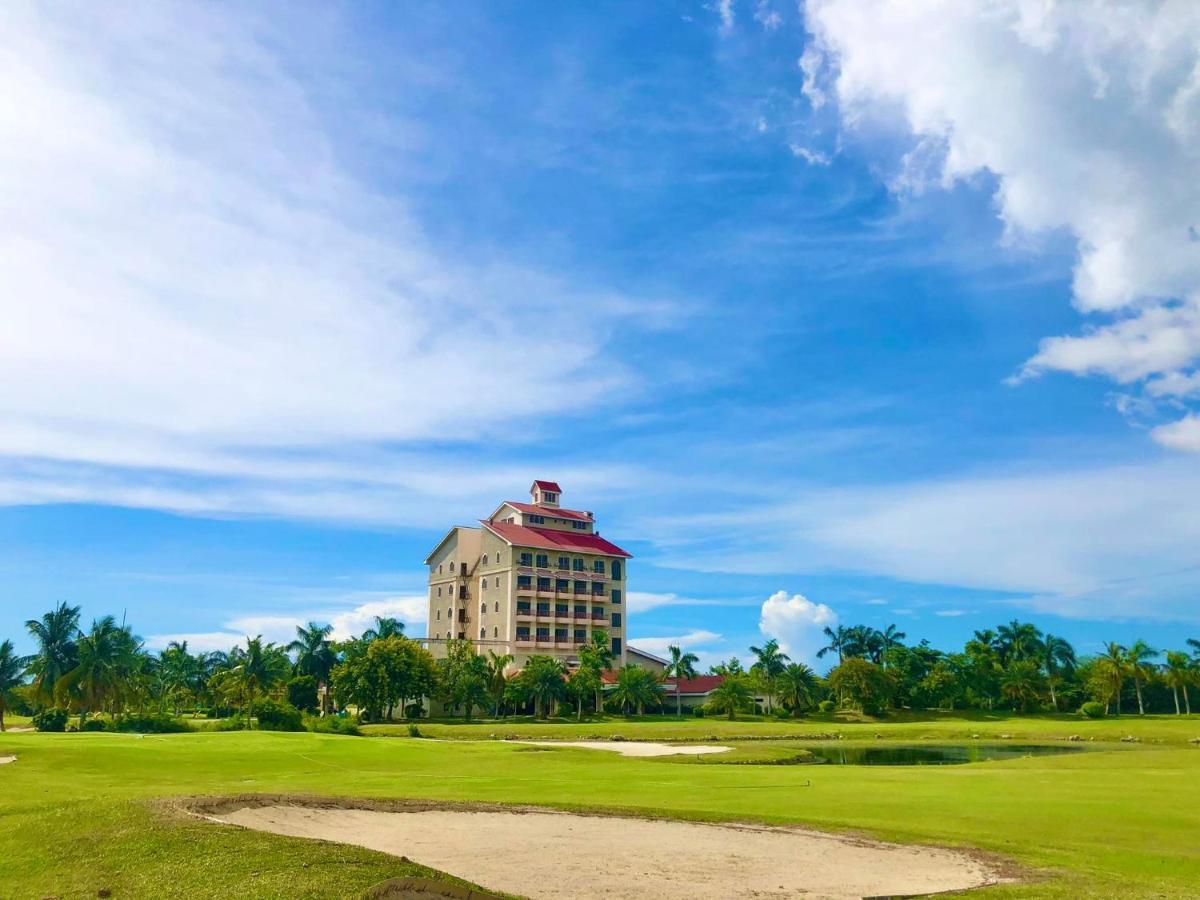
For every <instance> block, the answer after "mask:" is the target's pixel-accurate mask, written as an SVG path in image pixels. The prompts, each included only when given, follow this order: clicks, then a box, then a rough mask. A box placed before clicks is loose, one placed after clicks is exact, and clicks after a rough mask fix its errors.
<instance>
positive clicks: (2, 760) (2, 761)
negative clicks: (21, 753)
mask: <svg viewBox="0 0 1200 900" xmlns="http://www.w3.org/2000/svg"><path fill="white" fill-rule="evenodd" d="M16 761H17V758H16V757H15V756H0V766H3V765H7V764H8V763H10V762H16Z"/></svg>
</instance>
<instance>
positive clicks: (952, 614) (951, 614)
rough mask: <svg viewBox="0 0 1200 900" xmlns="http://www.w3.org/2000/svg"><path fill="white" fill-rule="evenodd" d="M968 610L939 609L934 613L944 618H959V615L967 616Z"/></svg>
mask: <svg viewBox="0 0 1200 900" xmlns="http://www.w3.org/2000/svg"><path fill="white" fill-rule="evenodd" d="M966 614H967V613H966V610H962V609H939V610H938V611H937V612H935V613H934V615H935V616H941V617H942V618H943V619H957V618H958V617H959V616H965V615H966Z"/></svg>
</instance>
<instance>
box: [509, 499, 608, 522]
mask: <svg viewBox="0 0 1200 900" xmlns="http://www.w3.org/2000/svg"><path fill="white" fill-rule="evenodd" d="M504 503H505V505H507V506H511V507H512V508H513V509H519V510H520V511H521V512H523V513H531V514H533V515H535V516H558V517H559V518H561V519H583V520H585V521H591V520H590V519H589V518H588V514H587V513H585V512H580V511H579V510H577V509H559V508H558V507H557V506H538V505H537V504H536V503H518V502H517V501H516V500H505V501H504Z"/></svg>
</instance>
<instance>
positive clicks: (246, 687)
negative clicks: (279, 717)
mask: <svg viewBox="0 0 1200 900" xmlns="http://www.w3.org/2000/svg"><path fill="white" fill-rule="evenodd" d="M271 650H272V648H271V647H270V646H266V647H264V646H263V641H262V635H261V634H260V635H258V636H256V637H252V638H246V649H245V650H244V651H243V652H242V654H241V661H240V662H239V663H238V665H237V666H235V667H234V670H233V671H234V674H235V678H236V680H237V683H238V684H239V685H240V686H241V688H242V690H243V692H244V693H245V696H246V727H247V728H253V727H254V718H253V716H254V697H255V695H256V694H258V693H259V692H260V691H264V690H266V689H268V688H270V687H271V685H273V684H274V683H275V682H276V681H277V680H278V678H279V675H278V672H277V671H276V669H275V667H274V666H273V665H272V664H271Z"/></svg>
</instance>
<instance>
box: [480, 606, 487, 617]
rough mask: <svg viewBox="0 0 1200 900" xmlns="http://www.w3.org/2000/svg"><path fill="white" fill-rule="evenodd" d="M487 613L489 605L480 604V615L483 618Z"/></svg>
mask: <svg viewBox="0 0 1200 900" xmlns="http://www.w3.org/2000/svg"><path fill="white" fill-rule="evenodd" d="M486 612H487V604H486V603H480V604H479V614H480V615H481V616H482V615H483V614H484V613H486Z"/></svg>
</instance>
